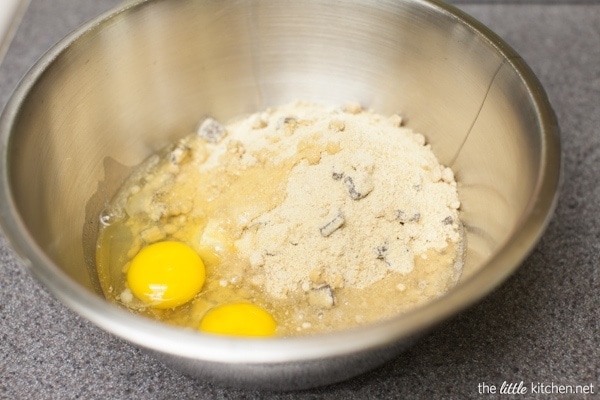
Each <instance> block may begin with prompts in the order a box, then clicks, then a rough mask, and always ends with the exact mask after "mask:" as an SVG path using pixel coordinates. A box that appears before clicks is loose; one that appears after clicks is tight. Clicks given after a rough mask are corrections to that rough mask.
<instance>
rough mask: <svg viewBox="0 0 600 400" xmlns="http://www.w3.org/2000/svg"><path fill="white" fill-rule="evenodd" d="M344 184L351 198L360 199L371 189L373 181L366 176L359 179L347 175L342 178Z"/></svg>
mask: <svg viewBox="0 0 600 400" xmlns="http://www.w3.org/2000/svg"><path fill="white" fill-rule="evenodd" d="M344 185H346V189H347V190H348V194H349V195H350V198H352V200H360V199H362V198H364V197H366V196H367V195H368V194H369V193H371V190H373V183H372V182H371V180H370V179H368V178H367V177H366V176H365V177H363V179H360V180H359V179H355V178H353V177H351V176H347V177H345V178H344Z"/></svg>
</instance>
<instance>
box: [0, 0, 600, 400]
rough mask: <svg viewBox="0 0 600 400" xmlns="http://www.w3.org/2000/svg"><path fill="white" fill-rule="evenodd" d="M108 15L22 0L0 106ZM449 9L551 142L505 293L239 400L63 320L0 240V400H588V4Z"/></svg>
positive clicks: (599, 88) (596, 48)
mask: <svg viewBox="0 0 600 400" xmlns="http://www.w3.org/2000/svg"><path fill="white" fill-rule="evenodd" d="M119 3H120V1H118V0H77V1H73V0H32V3H31V5H30V7H29V10H28V11H27V13H26V14H25V17H24V19H23V22H22V25H21V27H20V28H19V31H18V32H17V35H16V37H15V40H14V42H13V44H12V46H11V48H10V49H9V51H8V53H7V57H6V59H5V60H4V63H3V64H2V66H1V68H0V107H4V104H5V103H6V101H7V99H8V98H9V96H10V93H11V91H12V90H13V89H14V87H15V86H16V84H17V83H18V81H19V79H20V78H21V77H22V76H23V74H24V73H25V72H26V71H27V69H28V68H29V67H30V66H31V65H33V63H34V62H35V60H36V59H37V58H38V57H39V56H40V55H41V54H43V52H45V51H46V50H47V49H48V48H50V46H51V45H52V44H54V43H55V42H57V41H58V40H59V39H61V38H62V37H63V36H64V35H65V34H67V33H68V32H70V31H71V30H73V29H75V28H76V27H77V26H78V25H79V24H80V23H82V22H83V21H85V20H87V19H89V18H92V17H94V16H96V15H98V14H100V13H101V12H103V11H105V10H107V9H109V8H110V7H112V6H115V5H117V4H119ZM456 3H457V6H458V7H460V8H461V9H463V10H464V11H466V12H467V13H469V14H471V15H473V16H474V17H475V18H477V19H479V20H480V21H482V22H483V23H484V24H486V25H488V26H489V27H490V28H491V29H492V30H493V31H495V32H496V33H498V34H499V35H500V36H501V37H502V38H504V39H505V40H506V41H507V42H508V43H509V44H510V45H511V46H513V47H514V48H515V49H516V50H517V52H519V53H520V54H521V55H522V56H523V58H524V59H525V60H526V61H527V62H528V63H529V65H530V66H531V67H532V69H533V70H534V71H535V73H536V74H537V75H538V77H539V78H540V80H541V82H542V84H543V85H544V87H545V88H546V90H547V92H548V95H549V97H550V100H551V102H552V104H553V106H554V109H555V111H556V113H557V115H558V120H559V123H560V126H561V131H562V143H563V149H564V184H563V190H562V194H561V196H560V199H559V204H558V208H557V210H556V215H555V217H554V218H553V219H552V221H551V223H550V225H549V227H548V229H547V231H546V233H545V234H544V236H543V237H542V239H541V241H540V243H539V244H538V245H537V246H536V248H535V250H534V251H533V253H532V254H531V255H530V256H529V257H528V258H527V259H526V260H525V262H524V263H523V265H522V266H521V268H520V269H518V270H517V272H516V273H515V274H514V275H513V276H512V277H511V278H510V279H508V281H506V282H505V283H504V284H503V285H502V286H501V287H499V288H498V289H497V290H496V291H494V292H493V293H492V294H491V295H489V296H488V297H486V298H485V299H484V300H483V301H481V302H479V303H478V304H476V305H475V306H473V307H471V308H470V309H468V310H466V311H464V312H463V313H461V314H460V315H458V316H456V317H455V318H453V319H451V320H449V321H448V322H446V323H444V324H443V325H441V326H439V327H438V328H437V329H435V330H434V331H433V332H431V333H430V334H429V335H427V336H426V337H424V338H423V339H422V340H421V341H419V342H418V343H417V345H416V346H414V347H413V348H411V349H410V350H409V351H407V352H405V353H403V354H401V355H400V356H399V357H398V358H397V359H395V360H394V361H392V362H390V363H387V364H385V365H384V366H382V367H380V368H379V369H377V370H375V371H372V372H370V373H367V374H365V375H362V376H359V377H357V378H355V379H352V380H350V381H348V382H343V383H340V384H336V385H333V386H330V387H325V388H319V389H314V390H310V391H305V392H299V393H265V392H257V391H242V390H235V389H224V388H220V387H216V386H214V385H212V384H210V383H208V382H202V381H199V380H195V379H193V378H189V377H186V376H183V375H181V374H179V373H177V372H174V371H172V370H170V369H169V368H167V367H165V366H163V365H162V364H161V363H160V362H158V361H156V360H155V359H154V358H152V357H150V356H148V355H146V354H145V353H143V352H142V351H140V350H139V349H137V348H135V347H133V346H131V345H129V344H128V343H126V342H124V341H122V340H120V339H118V338H115V337H113V336H111V335H109V334H107V333H105V332H104V331H102V330H100V329H99V328H97V327H96V326H94V325H92V324H91V323H89V322H87V321H86V320H84V319H83V318H81V317H79V316H77V315H76V314H74V313H73V312H72V311H70V310H69V309H67V308H66V307H65V306H63V305H62V304H61V303H59V302H58V301H57V300H55V299H54V298H53V297H52V296H51V295H49V294H48V292H47V291H46V290H45V289H44V288H42V287H41V286H40V285H39V284H38V283H37V282H36V281H35V280H34V279H33V278H32V277H31V276H30V275H29V274H28V272H27V271H25V270H24V269H23V268H22V267H20V266H19V265H18V264H17V262H16V258H15V256H14V255H13V252H12V250H11V249H10V246H9V245H8V243H7V242H6V240H5V239H4V237H3V236H2V235H0V398H1V399H5V398H6V399H29V398H31V399H34V398H35V399H70V398H82V399H95V398H109V399H113V398H114V399H126V398H131V399H146V398H147V399H175V398H207V399H208V398H219V399H228V398H232V399H233V398H236V399H237V398H278V399H286V398H321V397H331V398H340V399H341V398H344V399H362V398H394V397H395V398H424V399H431V398H452V399H454V398H477V397H481V396H483V397H486V398H494V396H493V395H485V396H484V395H481V394H479V389H480V388H481V387H480V384H482V383H484V382H485V383H486V384H493V385H496V386H499V385H501V384H502V382H504V381H507V382H521V381H523V382H524V384H525V385H531V384H536V383H544V384H548V385H550V384H552V383H554V384H563V385H589V384H593V385H594V386H593V390H594V395H590V396H589V398H596V397H597V396H598V393H599V392H600V387H599V386H600V379H599V375H600V336H599V335H600V330H599V324H600V322H599V321H600V318H599V316H600V272H599V271H600V185H599V184H598V178H599V177H600V108H599V107H600V2H593V1H588V2H582V1H564V2H562V4H561V3H557V2H549V1H546V2H544V1H539V0H538V1H534V2H529V3H527V2H523V1H510V2H502V1H489V0H488V1H472V2H469V1H465V0H461V1H457V2H456ZM529 392H530V391H529ZM501 397H506V396H501ZM508 397H515V396H508ZM516 397H522V398H532V397H535V396H532V395H531V394H529V395H527V396H516ZM537 397H538V398H548V399H550V398H569V397H568V396H566V395H560V394H552V395H550V394H545V395H538V396H537Z"/></svg>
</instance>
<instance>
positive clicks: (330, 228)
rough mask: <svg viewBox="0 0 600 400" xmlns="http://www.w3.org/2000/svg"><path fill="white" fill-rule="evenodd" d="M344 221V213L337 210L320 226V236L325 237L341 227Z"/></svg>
mask: <svg viewBox="0 0 600 400" xmlns="http://www.w3.org/2000/svg"><path fill="white" fill-rule="evenodd" d="M344 222H346V219H345V218H344V214H342V213H341V212H339V213H338V214H337V215H336V216H335V217H334V218H333V219H332V220H331V221H329V222H328V223H326V224H325V225H323V226H322V227H320V228H319V232H321V236H323V237H327V236H329V235H331V234H332V233H333V232H335V231H337V230H338V229H339V228H341V227H342V225H344Z"/></svg>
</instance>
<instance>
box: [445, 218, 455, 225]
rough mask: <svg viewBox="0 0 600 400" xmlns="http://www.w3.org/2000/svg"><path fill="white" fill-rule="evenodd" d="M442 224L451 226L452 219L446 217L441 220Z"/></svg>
mask: <svg viewBox="0 0 600 400" xmlns="http://www.w3.org/2000/svg"><path fill="white" fill-rule="evenodd" d="M442 223H443V224H444V225H452V224H453V223H454V219H452V217H451V216H447V217H446V218H444V219H443V220H442Z"/></svg>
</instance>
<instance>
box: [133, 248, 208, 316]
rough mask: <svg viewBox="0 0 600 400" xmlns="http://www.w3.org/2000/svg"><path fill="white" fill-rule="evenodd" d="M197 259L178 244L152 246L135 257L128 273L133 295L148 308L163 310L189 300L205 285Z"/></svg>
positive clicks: (202, 270)
mask: <svg viewBox="0 0 600 400" xmlns="http://www.w3.org/2000/svg"><path fill="white" fill-rule="evenodd" d="M205 277H206V271H205V268H204V263H203V262H202V259H201V258H200V256H199V255H198V254H197V253H196V252H195V251H194V250H193V249H192V248H190V247H189V246H187V245H186V244H184V243H181V242H174V241H165V242H158V243H154V244H151V245H149V246H146V247H144V248H143V249H142V250H140V252H139V253H137V254H136V255H135V257H134V258H133V260H131V264H130V266H129V269H128V270H127V283H128V284H129V289H131V291H132V292H133V294H134V295H135V296H136V297H137V298H138V299H140V300H141V301H143V302H144V303H146V304H148V305H149V306H150V307H153V308H159V309H166V308H173V307H177V306H180V305H182V304H185V303H187V302H188V301H190V300H191V299H192V298H193V297H194V296H195V295H196V294H197V293H198V292H199V291H200V289H202V285H204V280H205Z"/></svg>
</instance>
